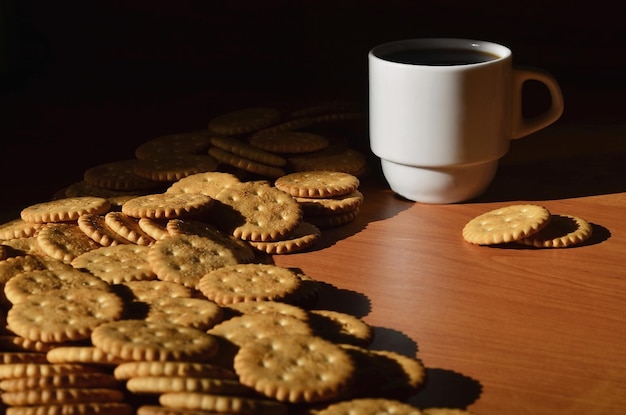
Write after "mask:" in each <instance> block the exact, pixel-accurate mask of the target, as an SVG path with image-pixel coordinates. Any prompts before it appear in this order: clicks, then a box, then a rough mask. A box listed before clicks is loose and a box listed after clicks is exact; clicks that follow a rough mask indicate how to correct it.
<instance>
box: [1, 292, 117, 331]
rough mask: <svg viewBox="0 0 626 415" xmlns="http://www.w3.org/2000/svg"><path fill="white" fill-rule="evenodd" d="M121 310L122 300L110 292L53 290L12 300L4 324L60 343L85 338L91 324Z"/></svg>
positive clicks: (105, 320)
mask: <svg viewBox="0 0 626 415" xmlns="http://www.w3.org/2000/svg"><path fill="white" fill-rule="evenodd" d="M50 310H54V312H53V313H51V312H49V311H50ZM123 311H124V304H123V302H122V300H121V299H120V297H118V296H117V295H116V294H113V293H111V292H107V291H103V290H94V289H91V288H75V289H72V290H53V291H49V292H46V293H42V294H33V295H31V296H29V297H28V298H27V299H26V300H24V301H22V302H20V303H17V304H14V305H13V307H11V309H10V310H9V312H8V313H7V325H8V326H9V328H10V329H11V330H12V331H13V332H14V333H15V334H17V335H19V336H21V337H24V338H26V339H29V340H33V341H42V342H46V343H53V342H56V343H60V342H65V341H73V340H84V339H88V338H89V336H90V335H91V332H92V330H93V329H94V328H96V327H98V326H99V325H100V324H102V323H107V322H110V321H114V320H117V319H119V318H120V317H121V316H122V312H123Z"/></svg>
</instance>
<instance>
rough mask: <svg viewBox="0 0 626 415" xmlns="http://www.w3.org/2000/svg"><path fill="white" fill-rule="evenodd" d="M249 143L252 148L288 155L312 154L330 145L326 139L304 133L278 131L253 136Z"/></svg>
mask: <svg viewBox="0 0 626 415" xmlns="http://www.w3.org/2000/svg"><path fill="white" fill-rule="evenodd" d="M249 142H250V145H251V146H253V147H256V148H258V149H261V150H264V151H268V152H272V153H288V154H299V153H310V152H313V151H318V150H322V149H324V148H326V147H328V144H329V141H328V139H327V138H326V137H324V136H322V135H319V134H314V133H309V132H304V131H276V132H274V133H266V134H259V135H253V136H252V137H250V140H249ZM284 164H286V161H285V163H284ZM284 164H283V165H284Z"/></svg>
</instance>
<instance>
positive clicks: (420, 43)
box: [368, 37, 512, 69]
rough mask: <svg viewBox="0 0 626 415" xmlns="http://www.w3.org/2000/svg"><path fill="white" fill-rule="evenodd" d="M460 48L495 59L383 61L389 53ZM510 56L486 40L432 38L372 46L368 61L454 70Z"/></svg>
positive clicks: (509, 53)
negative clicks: (450, 62)
mask: <svg viewBox="0 0 626 415" xmlns="http://www.w3.org/2000/svg"><path fill="white" fill-rule="evenodd" d="M433 47H435V48H441V47H446V48H451V47H452V48H462V49H467V50H471V49H474V50H481V51H485V52H489V53H491V54H494V55H496V56H497V58H496V59H493V60H489V61H485V62H476V63H463V64H457V65H425V64H418V63H402V62H397V61H392V60H388V59H385V57H384V55H386V54H388V53H390V52H396V51H403V50H408V49H419V48H422V49H428V48H433ZM511 55H512V52H511V49H509V48H508V47H506V46H504V45H501V44H499V43H495V42H490V41H486V40H477V39H465V38H448V37H432V38H413V39H402V40H395V41H392V42H386V43H382V44H379V45H377V46H374V47H373V48H372V49H370V51H369V53H368V56H369V57H370V59H378V60H380V61H381V62H385V63H389V64H395V65H400V66H414V67H431V68H439V69H441V68H454V67H457V68H458V67H468V66H479V65H488V64H493V63H495V62H501V61H502V60H505V59H507V58H510V57H511Z"/></svg>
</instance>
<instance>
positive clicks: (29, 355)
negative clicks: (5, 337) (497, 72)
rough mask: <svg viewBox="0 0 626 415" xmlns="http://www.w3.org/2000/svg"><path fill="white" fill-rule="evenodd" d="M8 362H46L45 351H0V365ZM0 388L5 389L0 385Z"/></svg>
mask: <svg viewBox="0 0 626 415" xmlns="http://www.w3.org/2000/svg"><path fill="white" fill-rule="evenodd" d="M9 363H48V361H47V360H46V355H45V353H36V352H11V351H2V352H0V365H6V364H9ZM0 390H5V389H4V388H2V387H1V386H0Z"/></svg>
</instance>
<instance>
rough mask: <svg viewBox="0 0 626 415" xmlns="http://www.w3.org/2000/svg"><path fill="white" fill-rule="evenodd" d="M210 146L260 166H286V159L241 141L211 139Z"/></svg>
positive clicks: (229, 138) (222, 138)
mask: <svg viewBox="0 0 626 415" xmlns="http://www.w3.org/2000/svg"><path fill="white" fill-rule="evenodd" d="M211 144H213V145H214V146H215V147H217V148H219V149H221V150H224V151H226V152H228V153H231V154H235V155H237V156H241V157H243V158H245V159H247V160H252V161H256V162H258V163H261V164H267V165H270V166H274V167H284V166H286V165H287V159H285V158H284V157H282V156H280V155H278V154H274V153H272V152H268V151H265V150H264V149H262V148H258V147H256V146H253V145H250V144H248V142H245V141H243V140H240V139H237V138H234V137H219V136H218V137H213V138H211Z"/></svg>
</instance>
